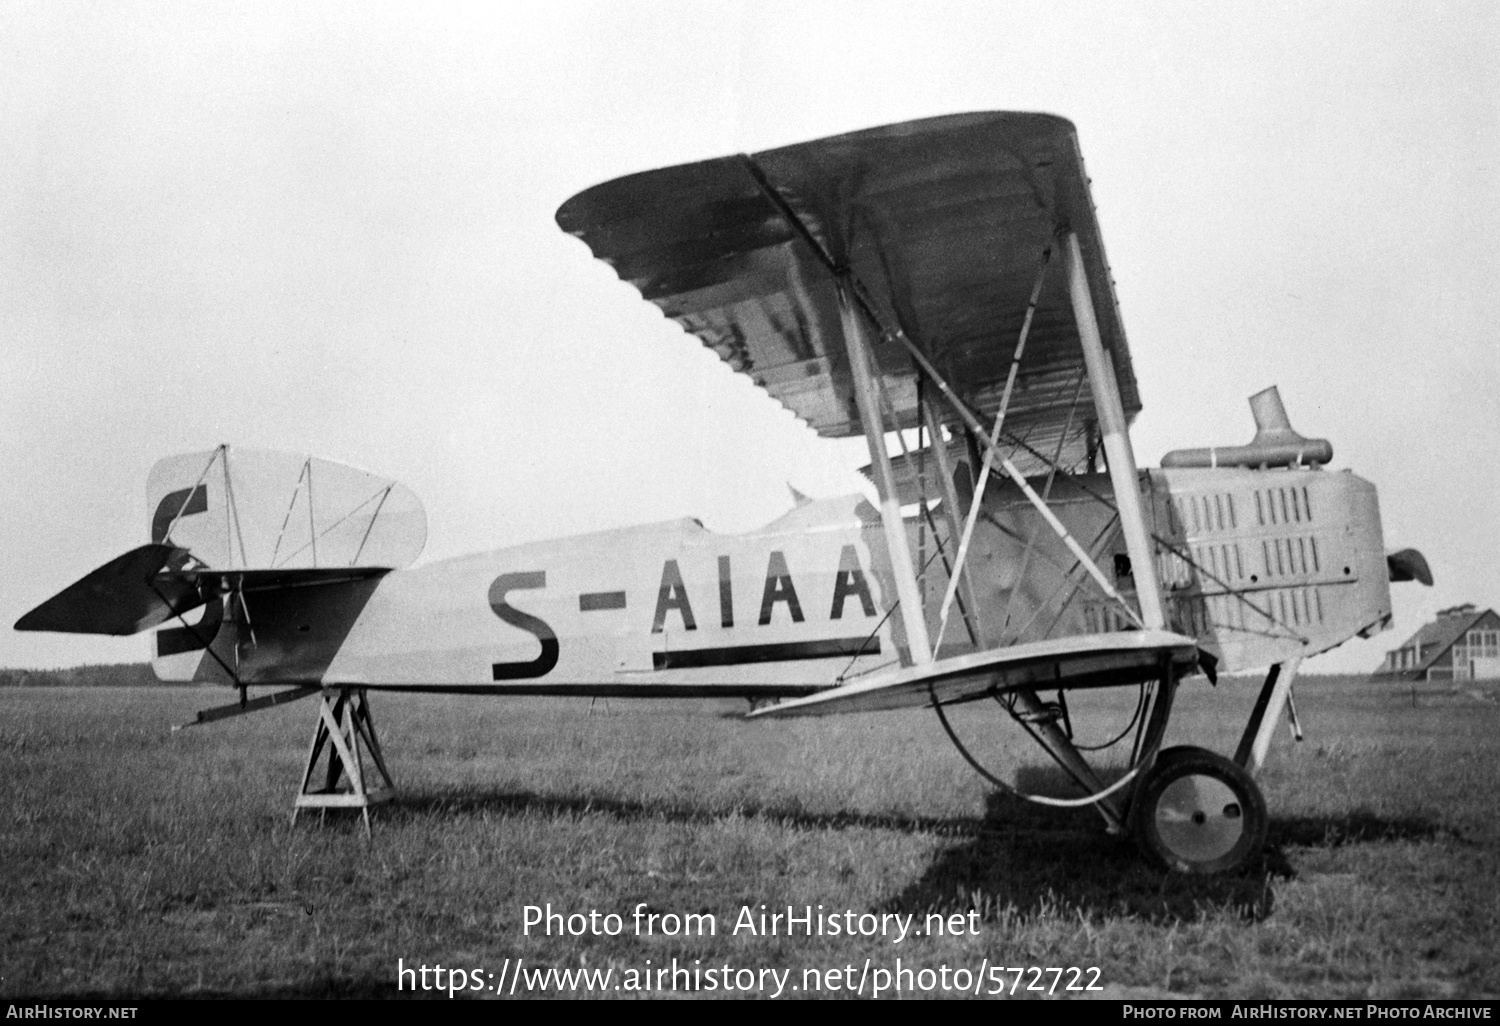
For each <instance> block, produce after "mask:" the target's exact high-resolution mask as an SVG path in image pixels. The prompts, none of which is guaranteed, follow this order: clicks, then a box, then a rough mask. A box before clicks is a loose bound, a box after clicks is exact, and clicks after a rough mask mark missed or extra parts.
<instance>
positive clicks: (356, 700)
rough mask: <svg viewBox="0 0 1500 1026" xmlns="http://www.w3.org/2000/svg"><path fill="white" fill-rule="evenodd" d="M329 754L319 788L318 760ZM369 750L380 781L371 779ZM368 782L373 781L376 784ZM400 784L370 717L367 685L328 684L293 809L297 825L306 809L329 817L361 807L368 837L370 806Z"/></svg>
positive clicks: (321, 700) (321, 702)
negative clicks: (334, 812) (367, 759)
mask: <svg viewBox="0 0 1500 1026" xmlns="http://www.w3.org/2000/svg"><path fill="white" fill-rule="evenodd" d="M325 750H326V751H327V753H328V761H327V766H326V767H325V769H324V772H323V774H322V777H323V780H322V786H321V787H315V786H314V784H313V777H314V776H316V775H318V772H317V771H318V760H319V759H320V758H321V757H322V756H323V753H324V751H325ZM366 751H368V752H369V755H370V760H371V761H372V762H373V763H374V764H375V767H374V768H375V771H376V772H377V773H378V774H379V781H368V780H367V778H366V775H365V762H364V753H365V752H366ZM367 783H373V784H374V785H375V786H374V787H373V788H371V787H368V786H367ZM395 788H396V785H395V783H394V782H393V781H392V780H391V774H390V772H389V771H388V770H387V769H386V767H385V756H384V755H382V754H381V751H380V739H379V736H378V735H377V734H376V733H375V721H374V719H372V718H371V716H370V703H369V699H367V698H366V697H365V689H364V688H324V689H323V694H322V696H321V698H320V699H319V703H318V720H317V724H316V726H314V727H313V736H312V744H311V746H310V747H309V748H308V752H307V768H306V769H304V770H303V771H302V787H301V788H300V789H299V791H298V794H297V803H296V806H295V807H294V808H293V809H292V823H293V824H295V823H296V822H297V814H298V813H299V812H301V811H302V810H303V809H318V810H319V814H320V815H325V814H326V813H327V811H328V810H329V809H359V810H360V814H361V815H362V816H363V817H364V824H365V836H366V837H369V836H370V806H371V805H373V804H374V803H376V802H380V801H384V800H385V799H387V798H389V797H391V795H392V794H394V793H395Z"/></svg>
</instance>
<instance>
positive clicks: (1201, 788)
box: [1130, 747, 1270, 876]
mask: <svg viewBox="0 0 1500 1026" xmlns="http://www.w3.org/2000/svg"><path fill="white" fill-rule="evenodd" d="M1269 827H1270V817H1269V816H1268V815H1267V814H1266V799H1265V797H1264V796H1263V795H1262V794H1261V793H1260V787H1259V786H1257V785H1256V783H1255V779H1254V778H1253V777H1251V776H1250V774H1249V773H1247V772H1245V769H1244V768H1243V767H1242V766H1240V765H1239V764H1238V763H1236V762H1233V761H1231V760H1229V759H1226V758H1224V757H1223V756H1222V755H1217V754H1215V753H1213V752H1210V751H1208V750H1207V749H1206V748H1190V747H1183V748H1168V749H1165V750H1163V751H1162V752H1160V753H1159V754H1158V755H1157V756H1156V764H1155V765H1154V766H1152V767H1151V772H1150V773H1148V774H1146V777H1145V779H1144V780H1142V781H1141V783H1140V785H1139V786H1137V787H1136V789H1135V795H1134V797H1133V798H1132V799H1131V802H1130V833H1131V835H1132V836H1133V837H1134V838H1135V842H1136V844H1137V845H1139V846H1140V849H1141V852H1142V853H1143V854H1144V855H1145V856H1146V858H1148V859H1149V860H1150V861H1151V862H1153V863H1155V864H1156V865H1158V866H1160V867H1162V868H1163V869H1168V870H1171V871H1173V872H1176V873H1186V874H1189V875H1193V876H1211V875H1214V874H1218V873H1233V872H1235V871H1236V870H1238V869H1241V868H1243V867H1244V866H1245V865H1246V864H1247V863H1248V862H1249V861H1250V860H1251V859H1253V858H1255V857H1256V856H1257V855H1259V854H1260V852H1261V849H1262V848H1264V847H1265V844H1266V832H1267V830H1268V829H1269Z"/></svg>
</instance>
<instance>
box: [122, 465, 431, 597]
mask: <svg viewBox="0 0 1500 1026" xmlns="http://www.w3.org/2000/svg"><path fill="white" fill-rule="evenodd" d="M146 503H147V509H148V510H149V511H150V517H151V523H150V528H151V541H152V542H153V543H156V544H170V545H175V546H178V547H180V548H184V549H187V550H188V551H189V552H190V553H191V554H192V556H193V557H194V559H195V560H196V561H197V562H198V563H199V564H201V565H203V566H210V567H215V568H218V569H232V568H238V569H248V568H251V567H256V568H260V569H266V570H276V569H284V568H299V567H352V566H383V567H387V568H393V569H399V568H401V567H405V566H409V565H410V564H411V563H412V562H413V561H414V560H415V559H416V558H417V556H418V555H420V554H421V552H422V546H423V545H424V544H425V543H426V541H427V514H426V512H425V511H424V510H423V509H422V503H421V501H420V500H418V499H417V497H416V495H414V494H413V493H412V492H411V490H410V489H408V488H407V487H405V486H404V485H401V484H397V483H396V482H395V481H392V480H390V479H388V478H383V477H377V476H376V475H374V474H369V473H366V472H365V471H363V470H356V469H355V468H353V467H348V466H345V465H343V464H341V463H333V462H331V461H329V460H323V459H317V458H315V457H312V456H301V455H297V454H294V453H287V452H274V451H270V450H260V449H231V448H230V447H229V446H227V445H221V446H219V447H218V448H216V449H208V450H205V451H203V452H191V453H184V454H182V455H180V456H169V457H167V458H166V459H164V460H161V461H160V462H159V463H157V464H156V466H154V467H152V468H151V473H150V475H149V476H148V477H147V479H146Z"/></svg>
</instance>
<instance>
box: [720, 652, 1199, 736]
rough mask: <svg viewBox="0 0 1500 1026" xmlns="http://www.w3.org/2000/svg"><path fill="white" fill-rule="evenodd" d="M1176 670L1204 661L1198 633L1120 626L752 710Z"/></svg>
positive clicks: (918, 702) (883, 701)
mask: <svg viewBox="0 0 1500 1026" xmlns="http://www.w3.org/2000/svg"><path fill="white" fill-rule="evenodd" d="M1167 659H1170V660H1171V661H1172V664H1173V666H1174V667H1175V668H1176V672H1177V673H1178V674H1179V675H1180V674H1184V673H1187V672H1190V671H1191V670H1192V669H1193V668H1194V667H1196V666H1197V665H1198V664H1199V659H1200V656H1199V652H1198V645H1197V642H1195V641H1194V640H1193V639H1192V638H1188V637H1184V636H1183V635H1181V634H1173V633H1171V632H1169V631H1117V632H1115V633H1112V634H1088V635H1083V636H1079V637H1067V638H1053V639H1049V640H1047V641H1035V642H1030V643H1027V644H1022V645H1012V646H1010V647H1008V648H997V649H990V650H988V651H985V652H975V653H973V654H972V655H964V656H955V657H953V658H952V659H943V660H941V661H939V662H936V663H928V664H927V665H925V666H908V667H902V668H899V669H894V670H888V671H885V672H883V673H878V674H873V673H872V674H871V675H870V676H869V677H866V678H864V679H861V680H856V681H854V682H852V683H849V684H844V685H841V686H839V687H836V688H830V689H829V690H827V691H820V692H818V693H817V694H815V695H809V696H807V697H806V698H791V699H787V700H785V701H782V702H778V703H777V704H775V705H771V706H767V707H765V708H764V709H757V710H755V711H754V712H752V713H750V715H751V716H752V717H760V716H770V717H787V716H825V715H828V714H831V713H848V712H872V711H874V710H877V709H906V708H912V707H915V706H924V705H931V704H933V703H934V702H936V703H938V704H940V705H950V704H952V703H955V702H964V701H969V700H972V699H975V698H981V697H983V696H985V695H988V694H992V693H994V694H998V693H1001V692H1004V691H1007V690H1013V689H1015V688H1035V689H1038V690H1040V689H1046V688H1055V687H1058V686H1059V685H1060V684H1063V683H1064V682H1065V683H1066V686H1067V687H1070V688H1077V687H1097V686H1101V685H1115V684H1126V683H1132V682H1135V681H1140V680H1149V679H1152V678H1155V677H1158V676H1160V674H1161V670H1162V664H1163V661H1164V660H1167Z"/></svg>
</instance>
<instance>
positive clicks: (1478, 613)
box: [1375, 602, 1500, 680]
mask: <svg viewBox="0 0 1500 1026" xmlns="http://www.w3.org/2000/svg"><path fill="white" fill-rule="evenodd" d="M1375 676H1376V677H1395V678H1397V679H1400V680H1493V679H1500V614H1497V613H1496V612H1495V611H1494V610H1493V609H1484V610H1480V609H1475V607H1474V604H1473V603H1472V602H1471V603H1466V604H1464V605H1461V606H1452V607H1450V608H1448V609H1440V610H1438V614H1437V619H1436V620H1433V621H1432V622H1431V623H1429V624H1425V625H1424V626H1423V627H1422V629H1421V630H1419V631H1417V633H1415V634H1413V635H1412V636H1411V637H1409V638H1407V639H1406V641H1405V642H1403V643H1402V645H1401V646H1400V647H1399V648H1394V649H1391V650H1390V651H1389V652H1387V653H1386V654H1385V662H1384V663H1383V664H1381V667H1380V669H1378V670H1376V671H1375Z"/></svg>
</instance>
